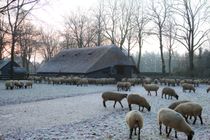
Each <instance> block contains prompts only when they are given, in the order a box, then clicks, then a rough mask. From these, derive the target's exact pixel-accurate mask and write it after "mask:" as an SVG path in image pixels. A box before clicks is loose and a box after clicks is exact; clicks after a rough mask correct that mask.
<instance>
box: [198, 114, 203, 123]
mask: <svg viewBox="0 0 210 140" xmlns="http://www.w3.org/2000/svg"><path fill="white" fill-rule="evenodd" d="M198 117H199V118H200V121H201V124H203V120H202V117H201V115H199V116H198Z"/></svg>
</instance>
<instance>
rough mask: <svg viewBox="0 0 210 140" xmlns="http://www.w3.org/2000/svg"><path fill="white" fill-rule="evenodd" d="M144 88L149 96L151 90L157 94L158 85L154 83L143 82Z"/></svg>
mask: <svg viewBox="0 0 210 140" xmlns="http://www.w3.org/2000/svg"><path fill="white" fill-rule="evenodd" d="M143 87H144V89H145V90H146V91H147V92H148V94H147V95H150V96H151V91H155V93H156V96H157V91H158V89H159V86H158V85H156V84H143Z"/></svg>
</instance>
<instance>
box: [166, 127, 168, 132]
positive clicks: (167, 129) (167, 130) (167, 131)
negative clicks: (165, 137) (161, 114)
mask: <svg viewBox="0 0 210 140" xmlns="http://www.w3.org/2000/svg"><path fill="white" fill-rule="evenodd" d="M166 134H168V127H167V126H166Z"/></svg>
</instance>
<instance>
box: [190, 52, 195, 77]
mask: <svg viewBox="0 0 210 140" xmlns="http://www.w3.org/2000/svg"><path fill="white" fill-rule="evenodd" d="M193 60H194V51H193V50H190V51H189V74H190V76H191V77H194V63H193Z"/></svg>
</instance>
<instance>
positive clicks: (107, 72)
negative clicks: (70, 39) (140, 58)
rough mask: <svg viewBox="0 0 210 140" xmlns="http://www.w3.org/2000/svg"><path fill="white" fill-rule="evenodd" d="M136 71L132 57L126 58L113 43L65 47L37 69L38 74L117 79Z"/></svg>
mask: <svg viewBox="0 0 210 140" xmlns="http://www.w3.org/2000/svg"><path fill="white" fill-rule="evenodd" d="M137 73H138V70H137V68H136V65H135V63H134V61H133V59H131V58H128V57H127V56H126V55H125V54H124V53H123V52H122V51H121V50H120V49H119V48H118V47H116V46H114V45H110V46H98V47H94V48H71V49H65V50H63V51H61V52H60V53H58V54H57V55H56V56H55V57H54V58H52V59H51V60H49V61H48V62H46V63H45V64H43V65H42V66H41V67H40V68H39V69H38V71H37V74H40V75H80V76H85V77H93V78H102V77H103V78H105V77H114V78H117V79H121V78H122V77H132V76H134V75H135V74H137Z"/></svg>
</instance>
